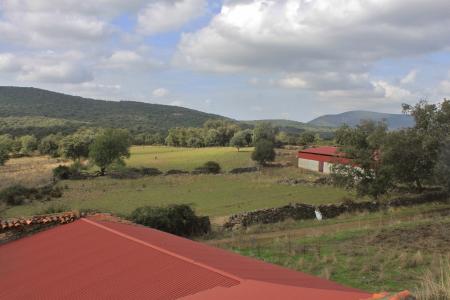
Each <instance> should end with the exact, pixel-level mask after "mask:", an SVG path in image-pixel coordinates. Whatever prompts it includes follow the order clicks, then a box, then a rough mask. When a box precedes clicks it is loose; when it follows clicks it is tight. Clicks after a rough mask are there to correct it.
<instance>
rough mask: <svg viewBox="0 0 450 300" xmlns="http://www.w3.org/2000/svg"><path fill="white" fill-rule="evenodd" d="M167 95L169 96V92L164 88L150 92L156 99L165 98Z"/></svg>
mask: <svg viewBox="0 0 450 300" xmlns="http://www.w3.org/2000/svg"><path fill="white" fill-rule="evenodd" d="M168 94H169V90H167V89H165V88H157V89H155V90H153V92H152V95H153V97H157V98H161V97H165V96H167V95H168Z"/></svg>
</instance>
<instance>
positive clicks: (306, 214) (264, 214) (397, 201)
mask: <svg viewBox="0 0 450 300" xmlns="http://www.w3.org/2000/svg"><path fill="white" fill-rule="evenodd" d="M448 201H449V195H448V194H447V193H445V192H443V191H434V192H428V193H423V194H420V195H410V196H403V197H398V198H394V199H391V200H389V201H387V202H377V201H362V202H353V201H345V202H343V203H338V204H325V205H319V206H312V205H309V204H302V203H295V204H289V205H285V206H281V207H275V208H268V209H260V210H255V211H250V212H245V213H240V214H236V215H232V216H230V217H229V219H228V221H227V222H226V223H225V224H224V228H226V229H236V228H240V227H247V226H250V225H254V224H270V223H277V222H281V221H284V220H286V219H294V220H308V219H314V218H315V217H316V216H315V212H314V211H315V209H318V210H319V211H320V213H321V214H322V217H323V218H325V219H331V218H335V217H337V216H339V215H341V214H343V213H352V212H365V211H366V212H376V211H379V210H381V209H386V208H389V207H400V206H412V205H417V204H424V203H431V202H437V203H444V202H448Z"/></svg>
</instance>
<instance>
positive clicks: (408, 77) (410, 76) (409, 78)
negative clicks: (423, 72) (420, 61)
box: [400, 69, 417, 84]
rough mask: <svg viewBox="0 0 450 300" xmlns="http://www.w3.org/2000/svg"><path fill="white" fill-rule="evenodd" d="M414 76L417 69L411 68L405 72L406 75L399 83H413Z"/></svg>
mask: <svg viewBox="0 0 450 300" xmlns="http://www.w3.org/2000/svg"><path fill="white" fill-rule="evenodd" d="M416 77H417V70H415V69H413V70H411V71H409V72H408V74H406V76H405V77H403V78H402V79H401V80H400V83H401V84H410V83H414V82H415V81H416Z"/></svg>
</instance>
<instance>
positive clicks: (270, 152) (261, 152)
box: [252, 139, 275, 165]
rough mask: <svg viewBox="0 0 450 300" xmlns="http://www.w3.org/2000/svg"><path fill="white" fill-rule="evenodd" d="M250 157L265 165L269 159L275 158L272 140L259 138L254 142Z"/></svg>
mask: <svg viewBox="0 0 450 300" xmlns="http://www.w3.org/2000/svg"><path fill="white" fill-rule="evenodd" d="M252 159H253V160H254V161H257V162H258V163H259V164H260V165H265V164H266V163H267V162H269V161H274V160H275V146H274V144H273V142H272V141H269V140H265V139H260V140H259V141H257V142H256V144H255V150H254V151H253V153H252Z"/></svg>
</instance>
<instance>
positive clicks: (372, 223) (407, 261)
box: [209, 204, 450, 299]
mask: <svg viewBox="0 0 450 300" xmlns="http://www.w3.org/2000/svg"><path fill="white" fill-rule="evenodd" d="M449 210H450V206H449V204H441V205H435V204H426V205H420V206H415V207H408V208H397V209H392V210H390V211H388V212H379V213H372V214H356V215H344V216H341V217H339V218H337V219H331V220H325V221H322V222H317V221H296V222H294V221H287V222H284V223H279V224H269V225H257V226H255V227H257V228H249V229H247V230H246V231H245V232H241V233H238V234H234V236H233V237H232V238H227V239H223V240H218V241H215V240H211V241H209V243H212V244H213V245H216V246H217V245H219V246H222V247H223V248H226V249H230V250H234V251H236V252H238V253H240V254H244V255H247V256H252V257H255V258H258V259H261V260H264V261H268V262H271V263H275V264H278V265H282V266H285V267H288V268H291V269H296V270H299V271H303V272H306V273H310V274H314V275H317V276H321V277H324V278H327V279H331V280H333V281H336V282H339V283H341V284H344V285H347V286H351V287H355V288H360V289H362V290H366V291H371V292H380V291H392V292H398V291H401V290H405V289H408V290H413V291H414V292H415V293H417V292H418V291H419V292H418V295H420V294H421V292H423V291H424V287H423V286H420V285H422V284H424V285H427V284H429V281H430V280H433V278H434V280H436V281H437V282H439V280H441V279H440V278H441V277H440V276H444V274H442V273H441V272H442V271H441V270H444V271H445V270H448V267H449V266H450V256H449V255H450V254H449V247H450V239H449V238H448V236H449V234H450V226H449V225H450V217H449V216H448V212H449ZM283 227H284V228H283ZM286 228H290V229H286ZM254 230H257V231H258V232H260V233H254ZM265 230H267V231H265ZM272 230H274V231H272ZM368 258H369V259H368ZM442 268H445V269H442ZM431 274H433V275H431ZM430 276H431V277H433V276H434V277H433V278H430ZM446 276H447V278H445V279H443V282H444V284H445V282H447V281H448V280H449V279H450V277H448V276H450V273H448V272H447V275H446ZM425 277H427V279H426V280H425ZM448 283H450V282H448ZM448 283H447V284H448ZM447 287H450V286H449V285H447ZM447 292H449V291H448V290H447ZM446 295H449V294H446ZM419 299H422V298H419ZM424 299H448V298H446V297H442V298H433V297H428V298H425V297H424Z"/></svg>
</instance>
